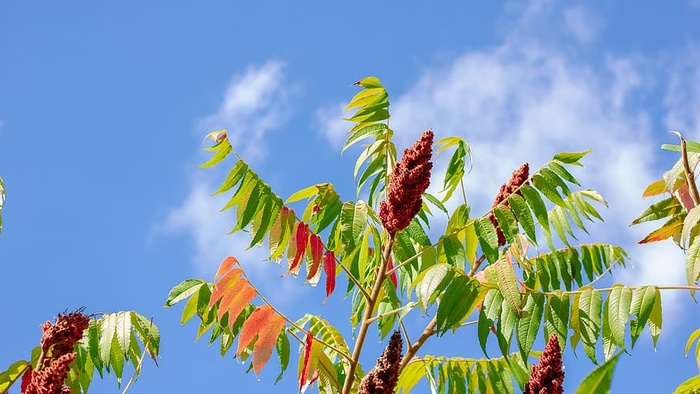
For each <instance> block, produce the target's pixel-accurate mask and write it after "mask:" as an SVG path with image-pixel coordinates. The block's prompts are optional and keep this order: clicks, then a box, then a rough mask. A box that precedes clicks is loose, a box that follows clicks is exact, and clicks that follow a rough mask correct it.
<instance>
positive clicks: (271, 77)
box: [198, 61, 292, 159]
mask: <svg viewBox="0 0 700 394" xmlns="http://www.w3.org/2000/svg"><path fill="white" fill-rule="evenodd" d="M283 68H284V66H283V64H282V63H279V62H274V61H270V62H268V63H266V64H264V65H262V66H261V67H249V68H248V69H247V70H246V72H245V73H243V74H238V75H236V76H234V77H233V78H232V80H231V82H230V83H229V85H228V87H227V89H226V93H225V94H224V98H223V101H222V103H221V105H220V107H219V109H218V110H217V111H216V112H215V113H213V114H211V115H209V116H207V117H205V118H204V119H202V120H201V121H200V122H199V127H198V129H199V132H209V131H213V130H220V129H228V134H229V139H230V140H231V141H234V144H235V145H236V149H237V150H238V151H240V152H242V153H244V154H245V156H246V158H249V159H252V158H260V157H261V156H262V155H264V153H265V150H264V148H263V147H264V144H262V143H261V142H262V140H263V139H264V138H265V135H266V134H267V133H268V132H270V131H271V130H273V129H275V128H277V127H279V126H280V125H281V124H282V123H283V122H284V121H285V120H286V119H287V118H288V110H287V108H286V107H287V106H286V103H287V98H288V96H289V94H290V93H292V90H291V89H290V88H289V87H287V86H286V85H285V83H284V81H283Z"/></svg>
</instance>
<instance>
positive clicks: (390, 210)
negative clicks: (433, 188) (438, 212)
mask: <svg viewBox="0 0 700 394" xmlns="http://www.w3.org/2000/svg"><path fill="white" fill-rule="evenodd" d="M432 155H433V131H432V130H426V131H425V132H423V134H422V135H421V137H420V139H419V140H418V141H416V142H415V143H414V144H413V146H411V147H410V148H408V149H406V150H404V152H403V156H402V157H401V160H400V161H398V162H397V163H396V165H395V166H394V172H392V174H391V182H389V187H388V189H387V193H386V200H385V201H382V202H381V204H380V206H379V218H380V219H381V221H382V224H383V225H384V228H386V229H387V231H388V232H389V233H390V234H395V233H396V232H397V231H401V230H403V229H405V228H406V227H408V225H409V224H411V220H413V218H414V217H416V215H417V214H418V212H419V211H420V209H421V206H422V205H423V198H422V196H423V193H425V191H426V190H427V189H428V186H430V170H431V169H432V168H433V163H432V162H431V161H430V158H431V157H432Z"/></svg>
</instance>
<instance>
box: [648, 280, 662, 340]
mask: <svg viewBox="0 0 700 394" xmlns="http://www.w3.org/2000/svg"><path fill="white" fill-rule="evenodd" d="M654 290H655V293H656V295H655V297H654V305H652V307H651V313H650V314H649V333H651V341H652V342H653V343H654V350H656V341H657V340H658V339H659V335H661V323H662V313H661V292H660V291H659V288H658V287H656V286H654Z"/></svg>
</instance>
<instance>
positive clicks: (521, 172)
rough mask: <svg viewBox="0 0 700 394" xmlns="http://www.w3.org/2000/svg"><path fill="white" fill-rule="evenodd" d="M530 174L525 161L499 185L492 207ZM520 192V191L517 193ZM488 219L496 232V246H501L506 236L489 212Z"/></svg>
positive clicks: (515, 188) (500, 201) (503, 199)
mask: <svg viewBox="0 0 700 394" xmlns="http://www.w3.org/2000/svg"><path fill="white" fill-rule="evenodd" d="M529 176H530V166H529V165H528V164H527V163H525V164H523V165H522V166H520V168H518V169H517V170H515V171H513V175H512V176H511V177H510V181H508V183H504V184H503V185H501V190H499V192H498V195H497V196H496V199H495V200H494V201H493V207H496V206H497V205H499V204H501V203H502V202H503V201H505V200H506V199H507V198H508V197H509V196H510V195H511V194H513V193H514V192H515V191H516V190H518V188H519V187H520V186H521V185H522V184H523V183H525V182H527V178H528V177H529ZM518 194H520V193H518ZM504 205H505V206H506V207H508V202H507V201H506V203H505V204H504ZM489 220H491V223H493V225H494V227H496V232H497V233H498V246H503V245H505V244H506V237H505V235H503V231H502V230H501V227H500V226H499V225H498V221H497V220H496V215H494V214H493V212H491V213H490V214H489Z"/></svg>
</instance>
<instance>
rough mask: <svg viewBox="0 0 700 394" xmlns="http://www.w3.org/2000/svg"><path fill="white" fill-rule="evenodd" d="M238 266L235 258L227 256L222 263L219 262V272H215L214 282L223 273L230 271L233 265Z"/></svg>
mask: <svg viewBox="0 0 700 394" xmlns="http://www.w3.org/2000/svg"><path fill="white" fill-rule="evenodd" d="M236 264H238V260H237V259H236V258H235V257H231V256H228V257H226V258H225V259H224V261H222V262H221V265H220V266H219V270H218V271H216V275H214V280H217V279H219V277H220V276H221V275H223V274H224V273H226V272H228V271H230V270H231V269H232V268H233V266H234V265H236Z"/></svg>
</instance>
